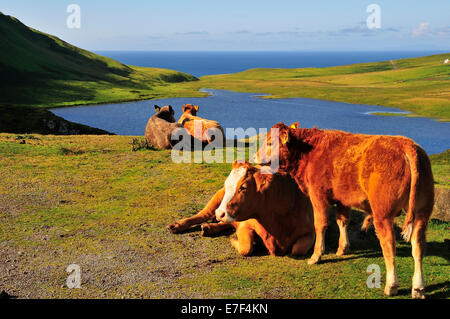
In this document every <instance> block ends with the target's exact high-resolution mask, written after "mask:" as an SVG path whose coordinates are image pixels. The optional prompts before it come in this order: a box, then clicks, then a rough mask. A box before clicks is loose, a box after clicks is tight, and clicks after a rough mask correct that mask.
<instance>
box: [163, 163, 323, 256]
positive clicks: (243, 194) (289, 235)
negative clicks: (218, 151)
mask: <svg viewBox="0 0 450 319" xmlns="http://www.w3.org/2000/svg"><path fill="white" fill-rule="evenodd" d="M227 207H232V208H233V210H232V213H231V214H232V216H233V217H234V218H228V219H227V220H223V223H211V224H203V225H202V230H203V233H204V234H205V235H212V234H215V233H218V232H220V231H223V230H225V229H229V228H235V229H236V234H237V237H238V239H237V240H236V239H232V240H231V243H232V245H233V247H234V248H236V250H237V251H238V252H239V253H240V254H241V255H244V256H247V255H249V254H251V252H252V249H253V242H254V240H255V235H257V236H258V237H259V238H261V239H262V241H263V243H264V245H265V247H266V248H267V250H268V252H269V253H270V254H271V255H275V256H281V255H285V254H286V253H291V254H292V255H305V254H306V253H307V252H308V250H309V249H310V248H311V247H312V245H313V243H314V237H315V234H314V221H313V210H312V206H311V202H310V200H309V199H308V198H307V197H306V196H305V195H304V194H302V192H301V191H300V189H299V188H298V186H297V183H296V182H295V180H294V179H293V178H292V177H290V175H289V174H286V173H276V174H273V175H270V174H262V173H261V171H260V170H259V169H258V168H256V167H254V166H252V165H251V164H249V163H238V162H235V163H234V164H233V168H232V171H231V173H230V176H229V177H228V178H227V180H226V181H225V187H224V188H222V189H221V190H219V191H218V192H217V193H216V195H214V197H213V198H212V199H211V200H210V201H209V203H208V204H207V205H206V207H205V208H204V209H203V211H202V212H201V213H200V214H199V216H194V217H191V218H189V219H185V221H188V222H183V221H180V222H179V223H178V224H177V223H176V224H172V225H169V226H168V228H169V229H170V230H171V231H172V232H180V231H181V230H180V229H182V228H183V230H184V229H186V228H187V227H189V226H190V225H193V224H198V223H200V222H204V221H206V220H208V219H211V218H213V217H214V216H215V215H216V216H217V219H218V220H220V219H221V218H224V216H225V211H227V209H226V208H227ZM228 211H230V209H228ZM180 224H183V225H184V226H183V227H180ZM188 224H189V226H187V225H188Z"/></svg>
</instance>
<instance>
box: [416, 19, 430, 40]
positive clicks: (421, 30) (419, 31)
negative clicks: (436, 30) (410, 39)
mask: <svg viewBox="0 0 450 319" xmlns="http://www.w3.org/2000/svg"><path fill="white" fill-rule="evenodd" d="M429 31H430V23H428V22H422V23H420V24H419V26H418V27H417V28H416V29H413V31H412V35H413V36H415V37H418V36H422V35H426V34H427V33H428V32H429Z"/></svg>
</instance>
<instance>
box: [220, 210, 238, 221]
mask: <svg viewBox="0 0 450 319" xmlns="http://www.w3.org/2000/svg"><path fill="white" fill-rule="evenodd" d="M216 219H217V220H218V221H219V222H223V223H232V222H234V221H235V219H234V218H233V217H231V215H230V214H229V213H228V212H227V211H225V210H222V209H219V208H218V209H216Z"/></svg>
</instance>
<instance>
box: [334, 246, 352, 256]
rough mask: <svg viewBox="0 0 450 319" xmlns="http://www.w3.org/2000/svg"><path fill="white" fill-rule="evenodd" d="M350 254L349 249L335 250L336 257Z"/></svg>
mask: <svg viewBox="0 0 450 319" xmlns="http://www.w3.org/2000/svg"><path fill="white" fill-rule="evenodd" d="M349 253H350V249H348V248H347V247H345V248H340V247H339V249H338V250H337V252H336V256H344V255H348V254H349Z"/></svg>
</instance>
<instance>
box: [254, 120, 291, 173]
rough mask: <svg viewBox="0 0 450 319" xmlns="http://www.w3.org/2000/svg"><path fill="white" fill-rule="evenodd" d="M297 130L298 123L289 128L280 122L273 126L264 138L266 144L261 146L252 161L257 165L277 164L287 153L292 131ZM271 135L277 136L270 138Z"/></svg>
mask: <svg viewBox="0 0 450 319" xmlns="http://www.w3.org/2000/svg"><path fill="white" fill-rule="evenodd" d="M296 129H298V122H295V123H293V124H292V125H291V126H287V125H286V124H284V123H282V122H280V123H278V124H275V125H274V126H273V127H272V129H271V130H270V132H269V133H268V134H267V136H266V142H265V143H264V144H263V145H261V147H260V148H259V150H258V152H256V154H255V156H254V157H253V161H254V162H255V163H257V164H264V165H267V164H270V163H271V162H274V161H276V162H278V161H279V160H280V158H284V156H283V155H284V154H285V153H286V152H288V151H289V146H290V144H291V140H292V136H293V133H294V131H295V130H296ZM272 133H277V135H278V138H277V136H275V135H274V136H272Z"/></svg>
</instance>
